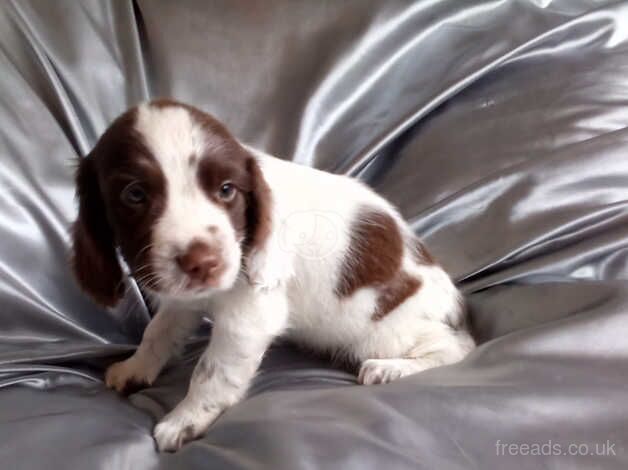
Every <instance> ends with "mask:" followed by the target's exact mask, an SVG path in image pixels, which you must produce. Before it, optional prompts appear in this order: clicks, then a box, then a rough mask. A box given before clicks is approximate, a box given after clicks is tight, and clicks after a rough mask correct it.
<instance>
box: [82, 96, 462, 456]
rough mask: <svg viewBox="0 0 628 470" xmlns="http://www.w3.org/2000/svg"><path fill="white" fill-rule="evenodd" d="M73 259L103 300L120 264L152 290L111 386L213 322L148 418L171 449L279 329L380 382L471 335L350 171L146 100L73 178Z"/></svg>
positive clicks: (220, 400) (193, 432) (233, 397)
mask: <svg viewBox="0 0 628 470" xmlns="http://www.w3.org/2000/svg"><path fill="white" fill-rule="evenodd" d="M76 183H77V195H78V199H79V214H78V219H77V220H76V222H75V224H74V228H73V257H72V265H73V270H74V273H75V275H76V278H77V279H78V281H79V283H80V285H81V286H82V287H83V289H84V290H85V291H86V292H87V293H88V294H89V295H91V296H92V297H93V299H95V300H96V301H97V302H99V303H100V304H102V305H104V306H113V305H115V304H116V302H117V301H118V300H120V298H121V296H122V295H123V288H122V286H123V285H124V282H123V277H124V272H123V270H122V267H121V265H120V263H119V260H118V256H117V254H118V251H117V250H118V249H119V253H121V255H122V257H123V258H124V260H125V261H126V264H127V265H128V268H129V270H130V273H131V274H132V276H134V278H135V280H136V281H137V283H138V284H139V285H140V286H141V287H142V289H143V290H144V291H145V292H146V293H147V295H149V296H150V297H154V298H156V299H157V300H158V305H159V308H158V311H157V313H156V315H155V317H154V318H153V319H152V321H151V322H150V324H149V325H148V327H147V328H146V331H145V332H144V337H143V339H142V342H141V344H140V345H139V347H138V349H137V351H136V352H135V353H134V354H133V355H132V356H131V357H130V358H128V359H127V360H125V361H122V362H119V363H116V364H114V365H112V366H111V367H110V368H109V369H108V370H107V373H106V384H107V386H108V387H111V388H113V389H115V390H118V391H123V390H124V389H125V388H127V387H129V386H131V385H134V384H135V385H137V384H144V385H150V384H152V383H153V381H154V380H155V378H156V377H157V375H158V374H159V372H160V371H161V369H162V368H163V367H164V365H165V364H166V362H167V361H168V360H169V358H170V357H171V356H172V354H173V353H174V352H175V351H177V349H178V348H179V347H180V346H181V345H182V343H183V341H184V340H185V338H186V336H188V335H189V334H190V333H191V332H192V331H193V330H194V329H195V328H196V327H197V325H198V324H199V322H200V319H201V317H202V316H203V315H208V316H209V317H210V318H211V319H212V321H213V332H212V337H211V341H210V343H209V346H208V347H207V349H206V351H205V352H204V353H203V355H202V357H201V358H200V360H199V361H198V364H197V365H196V367H195V369H194V372H193V374H192V378H191V381H190V385H189V389H188V392H187V395H186V396H185V398H184V399H183V400H182V401H181V403H179V404H178V405H177V406H176V408H175V409H174V410H172V411H171V412H170V413H168V414H167V415H166V416H165V417H164V418H163V419H162V420H161V422H160V423H159V424H157V426H156V427H155V430H154V435H155V439H156V441H157V446H158V448H159V449H160V450H162V451H174V450H177V449H179V448H180V447H181V446H182V445H183V443H185V442H187V441H188V440H191V439H194V438H196V437H198V436H200V435H202V434H203V433H204V432H205V431H206V430H207V428H208V427H209V425H210V424H211V423H212V422H213V421H214V420H215V419H216V418H217V417H218V416H219V414H220V413H221V412H222V411H224V410H225V409H226V408H228V407H229V406H231V405H233V404H234V403H237V402H238V401H239V400H240V399H242V397H243V396H244V394H245V393H246V390H247V387H248V386H249V384H250V382H251V380H252V378H253V376H254V374H255V372H256V370H257V368H258V366H259V364H260V361H261V359H262V356H263V355H264V352H265V351H266V349H267V348H268V347H269V345H270V344H271V342H272V341H273V340H274V339H275V338H277V337H278V336H280V335H287V336H289V337H290V338H292V339H293V340H294V341H296V342H297V343H299V344H303V345H305V346H307V347H310V348H314V349H316V350H319V351H322V352H325V353H330V354H332V355H336V356H338V355H341V356H343V357H345V358H346V359H349V360H351V361H355V362H356V363H358V364H359V365H360V368H359V376H358V382H359V383H362V384H376V383H385V382H390V381H392V380H395V379H398V378H400V377H403V376H406V375H409V374H414V373H417V372H420V371H422V370H425V369H428V368H431V367H435V366H439V365H443V364H449V363H452V362H455V361H458V360H460V359H462V358H463V357H464V356H465V355H466V354H467V353H468V352H469V351H470V350H472V349H473V347H474V342H473V339H472V338H471V336H470V334H469V332H468V330H467V328H466V321H465V309H464V303H463V300H462V297H461V295H460V294H459V293H458V291H457V290H456V288H455V287H454V285H453V283H452V281H451V280H450V278H449V277H448V275H447V274H446V273H445V272H444V271H443V269H442V268H441V267H440V266H439V265H438V264H436V262H435V261H434V260H433V259H432V257H431V256H430V255H429V253H428V252H427V251H426V249H425V248H424V247H423V245H422V244H421V243H420V242H419V240H417V238H416V237H415V235H414V234H413V233H412V231H411V230H410V228H409V227H408V225H407V224H406V223H405V222H404V220H403V219H402V218H401V216H400V215H399V213H398V212H397V210H395V208H394V207H393V206H391V204H389V203H388V202H387V201H385V200H384V199H383V198H381V197H380V196H378V195H377V194H375V193H374V192H373V191H372V190H370V189H369V188H368V187H367V186H365V185H363V184H361V183H360V182H358V181H356V180H354V179H351V178H348V177H345V176H339V175H333V174H329V173H325V172H322V171H318V170H315V169H312V168H308V167H304V166H300V165H297V164H294V163H290V162H287V161H283V160H280V159H277V158H273V157H271V156H268V155H265V154H263V153H261V152H259V151H256V150H254V149H252V148H250V147H247V146H245V145H243V144H242V143H240V142H238V141H237V140H236V139H235V138H234V137H233V136H232V135H231V134H230V133H229V132H228V131H227V129H225V127H224V126H223V125H222V124H221V123H220V122H218V121H217V120H216V119H214V118H213V117H211V116H209V115H208V114H205V113H203V112H202V111H200V110H198V109H196V108H194V107H192V106H188V105H185V104H182V103H178V102H174V101H169V100H157V101H152V102H149V103H144V104H141V105H140V106H137V107H134V108H132V109H130V110H128V111H127V112H125V113H124V114H122V115H121V116H120V117H118V118H117V119H116V120H115V121H114V122H113V123H112V124H111V126H110V127H109V128H108V129H107V131H106V132H105V133H104V134H103V135H102V137H101V138H100V139H99V141H98V143H97V144H96V147H95V148H94V149H93V151H92V152H91V153H90V154H89V155H88V156H87V157H86V158H84V159H82V161H81V162H80V165H79V167H78V171H77V175H76Z"/></svg>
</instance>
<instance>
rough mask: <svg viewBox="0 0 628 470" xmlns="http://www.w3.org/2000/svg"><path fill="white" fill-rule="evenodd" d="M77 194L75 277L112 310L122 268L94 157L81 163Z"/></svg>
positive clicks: (74, 245)
mask: <svg viewBox="0 0 628 470" xmlns="http://www.w3.org/2000/svg"><path fill="white" fill-rule="evenodd" d="M92 153H93V152H92ZM76 194H77V196H78V200H79V213H78V218H77V219H76V222H75V223H74V226H73V230H72V238H73V250H72V251H73V252H72V268H73V270H74V275H75V276H76V279H77V281H78V282H79V284H80V285H81V287H82V288H83V289H84V290H85V291H86V292H87V293H88V294H89V295H90V296H91V297H92V298H93V299H94V300H96V301H97V302H98V303H99V304H101V305H103V306H105V307H113V306H114V305H115V304H116V303H117V302H118V301H119V300H120V298H121V297H122V293H123V286H122V269H121V267H120V263H119V262H118V256H117V253H116V248H115V242H114V236H113V232H112V230H111V227H110V226H109V222H108V220H107V214H106V208H105V204H104V201H103V199H102V194H101V191H100V185H99V183H98V175H97V172H96V167H95V160H94V156H93V155H88V156H87V157H85V158H83V159H82V160H81V162H80V164H79V167H78V170H77V172H76Z"/></svg>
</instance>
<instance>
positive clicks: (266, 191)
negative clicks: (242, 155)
mask: <svg viewBox="0 0 628 470" xmlns="http://www.w3.org/2000/svg"><path fill="white" fill-rule="evenodd" d="M247 171H248V173H249V177H250V178H251V195H250V198H249V201H248V206H247V214H246V218H247V241H246V246H247V248H248V249H249V250H251V249H257V250H260V249H262V248H263V247H264V245H265V244H266V241H267V239H268V237H269V236H270V232H271V230H272V209H271V207H272V193H271V191H270V188H269V187H268V183H266V180H265V179H264V175H263V174H262V170H261V169H260V167H259V165H258V164H257V160H256V159H255V158H254V157H250V158H249V159H248V161H247Z"/></svg>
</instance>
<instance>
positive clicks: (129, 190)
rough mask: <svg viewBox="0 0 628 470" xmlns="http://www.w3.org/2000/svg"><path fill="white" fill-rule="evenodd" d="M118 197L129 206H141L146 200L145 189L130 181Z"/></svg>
mask: <svg viewBox="0 0 628 470" xmlns="http://www.w3.org/2000/svg"><path fill="white" fill-rule="evenodd" d="M120 198H121V199H122V202H124V203H125V204H127V205H129V206H141V205H142V204H144V203H145V202H146V191H144V188H142V186H141V185H140V184H139V183H131V184H129V185H128V186H127V187H126V188H124V189H123V190H122V194H121V195H120Z"/></svg>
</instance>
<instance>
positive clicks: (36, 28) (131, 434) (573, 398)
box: [0, 0, 628, 470]
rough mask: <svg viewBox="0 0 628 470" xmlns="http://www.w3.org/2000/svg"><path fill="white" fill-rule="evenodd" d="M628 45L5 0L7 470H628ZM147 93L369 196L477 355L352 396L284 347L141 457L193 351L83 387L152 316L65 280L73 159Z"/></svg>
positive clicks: (379, 4)
mask: <svg viewBox="0 0 628 470" xmlns="http://www.w3.org/2000/svg"><path fill="white" fill-rule="evenodd" d="M627 25H628V2H625V1H606V0H598V1H594V0H555V1H551V0H518V1H516V0H510V1H509V0H490V1H489V0H486V1H479V0H478V1H476V0H465V1H458V0H444V1H437V0H422V1H415V2H407V1H381V0H351V1H343V2H337V1H309V0H299V1H279V0H273V1H269V0H255V1H253V0H248V1H211V2H207V1H201V0H185V1H178V2H172V1H167V0H146V1H137V2H130V1H126V0H82V1H70V0H63V1H55V2H51V1H44V0H38V1H35V0H13V1H11V0H4V1H3V2H2V3H0V77H1V79H0V123H1V126H0V462H2V466H3V467H5V468H26V469H31V468H33V469H35V468H90V469H92V468H103V469H105V468H111V469H121V468H134V469H137V468H186V469H192V468H242V469H252V468H275V469H281V468H285V469H291V470H292V469H306V468H307V469H311V468H342V469H352V468H355V469H360V470H362V469H367V468H373V469H381V468H446V469H471V468H478V469H487V468H504V469H506V468H517V469H521V468H529V469H536V468H565V469H573V468H582V469H590V468H605V469H606V468H617V469H624V468H628V424H627V423H628V400H626V396H627V394H628V361H627V359H628V342H627V341H626V338H627V337H628V321H627V320H628V317H627V315H628V314H627V310H628V289H627V282H626V280H627V278H628V131H626V125H627V123H628V111H627V108H626V104H627V101H628V78H627V77H628V26H627ZM158 96H170V97H174V98H176V99H179V100H182V101H187V102H190V103H192V104H194V105H196V106H198V107H200V108H202V109H205V110H207V111H209V112H212V113H214V114H215V115H216V116H217V117H218V118H220V119H221V120H223V121H224V122H225V123H226V124H227V125H228V126H229V128H230V129H232V131H233V132H234V134H235V135H237V136H238V137H239V138H241V139H243V140H245V141H247V142H248V143H250V144H253V145H255V146H258V147H260V148H262V149H264V150H266V151H268V152H271V153H274V154H276V155H278V156H280V157H282V158H286V159H291V160H294V161H296V162H299V163H302V164H305V165H310V166H314V167H317V168H322V169H325V170H329V171H333V172H338V173H345V174H350V175H353V176H356V177H359V178H361V179H363V180H364V181H366V182H367V183H368V184H370V185H371V186H373V187H374V188H375V189H377V190H378V191H379V192H381V193H382V194H384V195H385V196H386V197H387V198H389V199H390V200H391V201H392V202H394V203H395V204H396V205H398V207H399V208H400V210H401V212H402V213H403V214H404V216H406V217H407V218H408V219H409V220H410V221H411V223H412V226H413V228H414V229H415V230H416V232H417V233H418V234H419V235H420V236H422V237H423V239H424V240H425V243H426V245H427V246H428V247H429V249H430V250H431V251H432V252H433V254H434V255H435V256H436V257H437V258H438V259H439V260H440V262H441V263H442V264H443V265H444V266H445V267H446V268H447V269H448V270H449V271H450V272H451V274H452V275H453V276H454V277H455V279H456V280H457V282H458V283H459V285H460V287H461V289H462V290H463V291H464V292H465V294H466V296H467V298H468V301H469V304H470V307H471V316H472V321H473V326H474V331H475V334H476V336H477V338H478V341H479V342H480V344H481V345H480V347H479V348H478V349H477V350H476V351H474V352H473V353H472V354H471V355H470V356H469V357H468V358H467V359H466V360H464V361H463V362H462V363H460V364H456V365H452V366H448V367H442V368H438V369H434V370H430V371H428V372H425V373H421V374H418V375H416V376H413V377H409V378H405V379H403V380H400V381H399V382H396V383H393V384H390V385H386V386H372V387H360V386H357V385H356V384H355V378H354V376H353V375H351V374H350V373H348V372H347V371H345V370H342V369H338V368H334V367H332V366H331V365H329V364H328V363H327V362H326V361H324V360H322V359H318V358H314V357H311V356H309V355H307V354H306V353H302V352H299V351H297V350H295V349H294V348H293V347H292V346H290V345H284V344H279V345H277V346H275V347H274V348H273V350H272V351H271V352H270V353H269V354H268V356H267V357H266V359H265V362H264V364H263V367H262V371H261V373H260V374H259V376H258V377H257V378H256V380H255V382H254V384H253V386H252V388H251V390H250V392H249V395H248V397H247V399H246V400H244V401H243V402H242V403H241V404H239V405H237V406H235V407H233V408H232V409H230V410H228V411H227V412H226V413H225V414H224V415H223V416H221V417H220V419H219V420H218V421H217V422H216V423H215V425H214V426H212V428H211V429H210V430H209V432H208V434H207V436H206V437H204V438H203V439H201V440H199V441H196V442H193V443H191V444H188V445H186V446H185V447H184V448H183V449H182V450H181V451H180V452H178V453H176V454H173V455H168V454H158V453H156V451H155V447H154V443H153V440H152V437H151V429H152V427H153V425H154V424H155V422H156V420H158V419H159V418H160V417H162V416H163V415H164V413H165V412H167V411H168V410H169V409H170V408H171V407H172V406H174V404H176V402H177V401H178V400H179V399H180V398H181V397H182V396H183V394H184V393H185V389H186V385H187V381H188V379H189V375H190V373H191V367H192V366H193V364H194V361H195V359H196V358H197V357H198V354H199V353H200V351H201V350H202V347H203V344H204V342H205V341H206V338H207V328H206V329H205V330H203V331H201V332H199V334H198V335H197V337H196V338H195V339H194V340H193V341H192V342H191V344H190V347H189V348H188V350H187V352H186V354H185V355H184V356H183V358H181V359H180V360H179V361H178V362H177V363H175V364H174V365H173V367H171V368H169V369H168V370H167V371H166V372H165V373H164V374H163V376H162V377H160V379H159V380H158V381H157V384H156V385H155V386H153V387H151V388H150V389H147V390H144V391H141V392H139V393H136V394H134V395H132V396H130V397H129V398H121V397H118V396H117V395H116V394H114V393H113V392H111V391H108V390H106V389H105V387H104V386H103V383H102V374H103V370H104V368H105V367H106V366H107V365H108V364H110V363H111V362H112V361H113V360H115V359H119V358H121V357H124V356H125V355H127V354H129V353H130V352H131V351H132V350H133V349H134V347H135V345H137V344H138V342H139V340H140V338H141V334H142V331H143V328H144V327H145V326H146V324H147V322H148V321H149V319H150V313H149V312H150V309H149V308H148V307H147V305H146V304H145V302H144V301H143V299H142V297H141V296H140V295H139V293H138V291H137V289H136V287H135V286H134V285H133V284H132V283H129V285H128V292H127V296H126V298H125V300H124V302H123V303H122V304H121V305H119V306H118V307H117V308H116V309H114V310H112V311H105V310H102V309H99V308H98V307H96V306H95V305H94V304H93V303H92V302H91V300H90V299H88V298H87V297H85V296H84V295H83V294H82V293H81V292H80V290H79V288H78V287H77V286H76V284H75V283H74V281H73V279H72V277H71V274H70V272H69V270H68V266H67V257H68V252H69V235H68V233H69V226H70V223H71V221H72V220H73V219H74V217H75V215H76V204H75V201H74V199H73V192H74V185H73V176H72V175H73V168H74V166H75V164H76V159H77V158H79V157H81V156H84V155H86V154H87V153H88V152H89V150H90V148H91V147H92V146H93V144H94V143H95V141H96V139H97V137H98V136H99V135H100V133H102V132H103V131H104V129H105V128H106V126H107V125H108V124H109V122H110V121H111V120H112V119H113V118H115V117H116V116H117V115H118V114H119V113H120V112H122V111H123V110H125V109H126V108H127V107H129V106H131V105H133V104H136V103H138V102H140V101H142V100H145V99H148V98H151V97H158ZM330 190H333V188H330ZM607 441H608V445H607V447H606V452H604V448H602V447H601V444H603V443H607ZM548 442H549V443H551V444H558V445H559V446H560V449H559V451H556V447H552V448H551V449H552V451H551V455H522V452H523V451H524V448H523V447H522V445H523V444H528V445H534V444H537V445H538V446H539V449H542V448H541V447H540V446H541V445H543V444H547V443H548ZM504 443H505V444H508V445H510V444H514V445H515V448H514V449H516V450H517V451H518V452H517V453H515V454H514V455H513V452H511V451H510V450H505V449H503V448H502V450H501V451H500V447H499V446H500V444H504ZM596 444H598V447H596ZM572 445H576V446H578V445H586V446H587V449H586V450H587V452H579V453H578V455H571V454H570V450H571V449H570V447H569V446H572ZM544 449H545V450H546V451H547V449H548V447H545V448H544ZM578 449H579V451H582V450H584V448H583V447H579V448H578ZM597 451H599V452H597ZM596 453H600V454H603V455H596ZM528 454H530V452H529V451H528Z"/></svg>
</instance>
